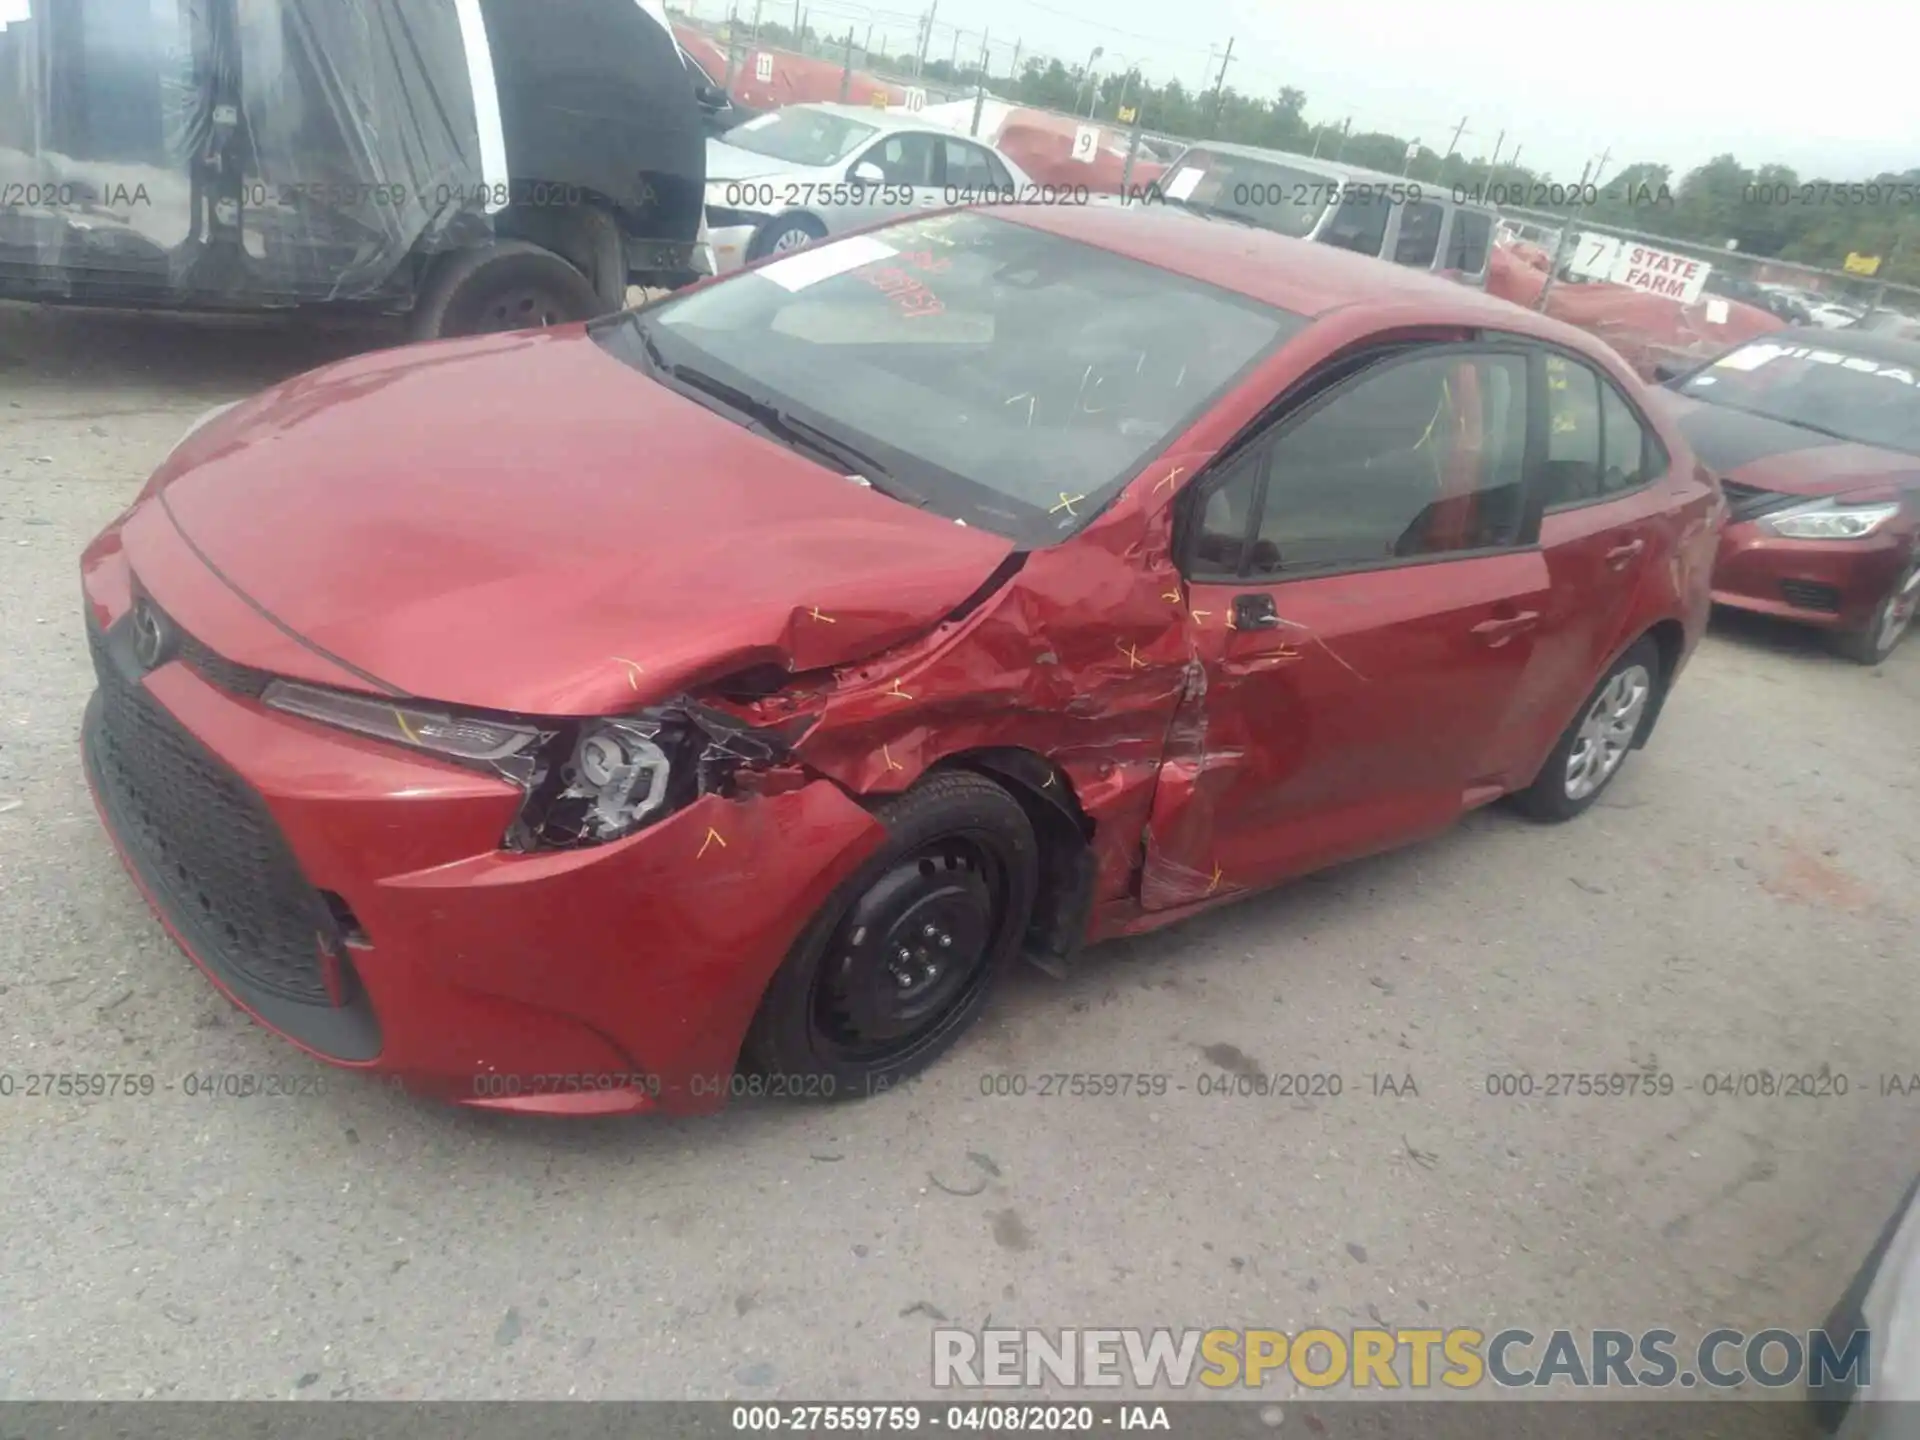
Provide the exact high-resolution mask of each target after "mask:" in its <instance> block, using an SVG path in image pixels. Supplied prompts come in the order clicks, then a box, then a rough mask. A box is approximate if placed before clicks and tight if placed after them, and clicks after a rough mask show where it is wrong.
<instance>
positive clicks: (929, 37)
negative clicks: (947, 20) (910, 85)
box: [913, 0, 940, 80]
mask: <svg viewBox="0 0 1920 1440" xmlns="http://www.w3.org/2000/svg"><path fill="white" fill-rule="evenodd" d="M939 13H940V0H933V4H931V5H929V6H928V7H927V13H926V14H925V15H923V16H921V17H920V48H919V49H918V50H917V51H915V52H914V56H913V78H914V79H916V80H918V79H919V78H920V72H921V71H922V70H924V69H926V67H927V46H929V45H931V44H932V43H933V17H934V16H936V15H938V14H939Z"/></svg>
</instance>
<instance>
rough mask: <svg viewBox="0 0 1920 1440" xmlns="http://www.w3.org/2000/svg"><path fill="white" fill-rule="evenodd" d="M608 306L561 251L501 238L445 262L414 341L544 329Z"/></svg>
mask: <svg viewBox="0 0 1920 1440" xmlns="http://www.w3.org/2000/svg"><path fill="white" fill-rule="evenodd" d="M606 308H607V307H606V304H605V303H604V302H603V301H602V300H601V298H600V294H599V292H598V291H597V290H595V289H594V288H593V282H592V281H590V280H588V279H587V277H586V276H585V275H582V274H581V273H580V272H579V271H578V270H576V269H574V267H573V266H572V265H571V264H569V263H568V262H567V261H566V260H564V259H562V258H561V257H560V256H558V255H556V254H554V253H553V251H551V250H548V249H545V248H543V247H542V246H539V245H530V244H528V243H527V242H526V241H524V240H495V241H493V242H492V243H491V244H487V245H481V246H477V247H475V248H474V249H472V250H461V251H456V252H454V253H453V254H451V255H446V256H443V257H442V258H441V259H440V261H439V262H438V263H437V264H436V266H435V268H434V271H433V274H432V276H431V278H429V280H428V282H427V285H426V288H425V289H424V290H423V291H422V292H421V294H420V298H419V301H418V303H416V304H415V306H414V309H413V316H412V321H411V324H410V326H409V330H410V334H411V337H412V338H413V339H414V340H440V339H446V338H449V337H452V336H457V335H492V334H499V333H502V332H504V331H509V330H529V329H536V330H537V329H540V328H542V327H543V326H548V325H566V324H570V323H572V322H573V321H576V320H590V319H592V318H593V317H594V316H595V315H599V314H601V313H602V312H604V311H605V310H606Z"/></svg>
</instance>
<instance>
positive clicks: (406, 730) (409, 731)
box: [393, 710, 420, 745]
mask: <svg viewBox="0 0 1920 1440" xmlns="http://www.w3.org/2000/svg"><path fill="white" fill-rule="evenodd" d="M393 718H394V719H396V720H398V721H399V722H400V733H401V734H402V735H404V736H406V737H407V739H409V740H411V741H412V742H413V743H414V744H416V745H418V744H419V743H420V737H419V736H418V735H416V734H414V733H413V727H412V726H411V725H409V724H407V717H406V716H404V715H402V714H401V713H400V712H399V711H398V710H396V711H394V712H393Z"/></svg>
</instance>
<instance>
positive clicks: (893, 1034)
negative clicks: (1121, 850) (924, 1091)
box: [742, 770, 1039, 1100]
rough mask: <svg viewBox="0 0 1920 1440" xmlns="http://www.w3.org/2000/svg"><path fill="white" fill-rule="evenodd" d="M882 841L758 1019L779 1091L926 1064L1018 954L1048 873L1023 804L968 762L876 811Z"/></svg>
mask: <svg viewBox="0 0 1920 1440" xmlns="http://www.w3.org/2000/svg"><path fill="white" fill-rule="evenodd" d="M878 818H879V820H880V822H881V824H883V825H884V826H885V827H886V829H887V841H886V844H885V845H884V846H882V847H881V849H880V851H879V853H877V854H876V855H874V856H873V858H872V859H870V860H869V861H868V862H867V863H866V864H865V865H863V866H862V867H861V868H860V869H859V870H858V871H857V872H856V873H855V874H854V875H853V876H852V877H851V878H850V879H849V880H847V881H846V882H845V883H844V884H842V885H841V886H840V888H839V889H838V890H836V891H835V892H834V894H833V896H832V898H830V899H829V900H828V902H827V903H826V904H825V905H824V906H822V907H821V910H820V913H819V914H817V915H816V916H815V917H814V918H813V920H812V922H811V923H809V924H808V926H807V928H806V929H805V930H804V931H802V932H801V935H800V938H799V940H798V941H797V942H795V944H794V947H793V950H792V952H791V953H790V954H789V955H788V956H787V959H786V961H785V963H784V964H782V965H781V967H780V969H779V971H778V972H777V973H776V974H775V975H774V978H773V982H772V984H770V985H769V986H768V987H767V993H766V995H765V996H764V997H762V999H761V1002H760V1010H759V1013H758V1014H756V1015H755V1017H754V1020H753V1024H752V1026H751V1027H750V1028H749V1030H748V1032H747V1039H746V1045H745V1047H744V1053H743V1055H742V1060H743V1062H744V1065H743V1068H746V1069H750V1070H753V1071H756V1072H758V1073H759V1074H761V1075H763V1076H767V1077H769V1078H771V1079H772V1080H773V1081H775V1082H776V1084H775V1086H774V1088H773V1093H775V1094H782V1095H795V1096H804V1097H812V1098H819V1099H823V1100H824V1099H840V1100H850V1099H855V1098H858V1097H861V1096H865V1095H871V1094H874V1093H876V1092H877V1091H880V1090H884V1089H887V1088H888V1087H890V1086H892V1085H894V1084H897V1083H898V1082H900V1081H902V1080H905V1079H907V1078H908V1077H909V1076H912V1075H915V1074H917V1073H919V1072H920V1071H922V1070H924V1069H926V1068H927V1066H929V1065H931V1064H932V1063H933V1062H934V1061H935V1060H937V1059H938V1058H939V1057H940V1056H941V1055H942V1054H944V1053H945V1052H946V1051H947V1049H948V1048H949V1047H951V1046H952V1044H953V1043H954V1041H956V1040H958V1039H959V1038H960V1036H961V1034H962V1033H963V1032H964V1031H965V1030H966V1029H967V1028H968V1027H969V1026H970V1025H972V1024H973V1022H974V1021H975V1020H977V1019H978V1018H979V1016H980V1013H981V1012H982V1010H984V1009H985V1008H986V1005H987V1002H988V999H989V998H990V996H991V995H992V992H993V990H994V988H995V986H996V985H997V984H998V982H999V981H1000V979H1001V978H1002V977H1003V976H1004V975H1005V973H1006V972H1007V970H1008V969H1009V968H1010V967H1011V966H1012V964H1013V963H1014V961H1015V959H1016V958H1017V957H1018V955H1019V952H1020V945H1021V941H1022V939H1023V938H1024V937H1025V935H1026V930H1027V922H1028V919H1029V917H1030V915H1031V913H1032V910H1033V903H1034V895H1035V893H1036V890H1037V888H1038V884H1039V844H1038V841H1037V840H1036V839H1035V837H1034V833H1033V825H1032V823H1031V822H1030V821H1029V820H1028V819H1027V813H1026V811H1024V810H1023V809H1021V808H1020V803H1019V802H1018V801H1017V800H1015V799H1014V798H1013V797H1012V796H1011V795H1009V794H1008V793H1007V792H1006V791H1005V790H1003V789H1002V788H1001V787H1000V786H998V785H996V784H994V783H993V782H992V781H991V780H988V779H986V778H985V777H984V776H980V775H976V774H974V773H973V772H971V771H964V770H952V771H944V772H940V773H936V774H935V775H933V776H931V777H930V778H928V779H926V780H923V781H922V782H921V783H920V784H918V785H916V786H915V787H914V788H913V789H911V790H909V791H907V792H906V793H905V794H904V795H901V796H899V797H897V798H895V799H893V800H889V801H887V802H886V803H885V804H884V805H882V806H881V807H880V809H879V811H878Z"/></svg>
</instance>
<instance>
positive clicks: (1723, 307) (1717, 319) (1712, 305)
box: [1707, 300, 1733, 325]
mask: <svg viewBox="0 0 1920 1440" xmlns="http://www.w3.org/2000/svg"><path fill="white" fill-rule="evenodd" d="M1732 313H1733V312H1732V311H1730V310H1729V309H1727V302H1726V301H1724V300H1709V301H1707V323H1708V324H1709V325H1724V324H1726V323H1727V316H1729V315H1730V314H1732Z"/></svg>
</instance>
